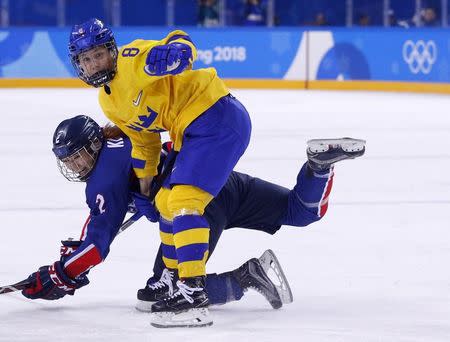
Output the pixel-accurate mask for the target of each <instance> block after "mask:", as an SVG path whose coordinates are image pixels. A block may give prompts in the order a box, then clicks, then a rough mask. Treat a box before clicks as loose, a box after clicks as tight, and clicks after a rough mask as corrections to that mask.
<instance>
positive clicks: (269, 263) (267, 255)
mask: <svg viewBox="0 0 450 342" xmlns="http://www.w3.org/2000/svg"><path fill="white" fill-rule="evenodd" d="M259 262H260V263H261V266H262V268H263V269H264V271H265V272H266V273H267V272H268V271H269V269H271V270H272V271H273V272H274V273H275V276H276V277H277V278H278V282H279V284H275V283H274V285H275V287H276V288H277V291H278V294H279V295H280V298H281V301H282V302H283V304H289V303H292V302H293V300H294V298H293V296H292V291H291V287H290V286H289V282H288V280H287V278H286V276H285V275H284V272H283V269H282V268H281V264H280V262H279V261H278V259H277V257H276V256H275V253H274V252H273V251H272V250H271V249H268V250H267V251H265V252H264V253H263V255H261V257H260V258H259Z"/></svg>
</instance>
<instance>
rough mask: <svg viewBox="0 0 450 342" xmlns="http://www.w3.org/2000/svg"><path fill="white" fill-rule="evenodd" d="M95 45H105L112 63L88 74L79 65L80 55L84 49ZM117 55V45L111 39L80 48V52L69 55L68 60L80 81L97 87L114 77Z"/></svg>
mask: <svg viewBox="0 0 450 342" xmlns="http://www.w3.org/2000/svg"><path fill="white" fill-rule="evenodd" d="M97 47H105V48H106V49H107V50H108V52H109V54H110V55H111V58H112V61H113V65H112V67H111V68H110V69H105V70H101V71H99V72H96V73H95V74H93V75H91V76H89V75H88V74H87V73H86V70H84V68H83V67H82V66H81V63H80V55H81V54H82V53H84V52H86V51H89V50H92V49H95V48H97ZM117 55H118V51H117V46H116V43H115V41H114V40H113V41H112V42H108V43H105V44H100V45H96V46H94V47H92V48H90V49H86V50H82V51H81V52H80V53H78V54H76V55H71V56H70V61H71V62H72V65H73V67H74V69H75V71H76V72H77V75H78V77H79V78H80V79H81V80H82V81H84V82H85V83H87V84H89V85H91V86H93V87H96V88H98V87H101V86H104V85H105V84H107V83H108V82H111V81H112V79H113V78H114V76H115V75H116V72H117Z"/></svg>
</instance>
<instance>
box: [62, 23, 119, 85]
mask: <svg viewBox="0 0 450 342" xmlns="http://www.w3.org/2000/svg"><path fill="white" fill-rule="evenodd" d="M97 48H99V50H100V53H97V54H93V55H92V56H86V57H84V58H83V56H85V55H86V54H88V52H89V51H90V50H93V51H94V50H96V49H97ZM101 48H104V49H106V50H104V51H101ZM117 55H118V51H117V45H116V40H115V39H114V34H113V32H112V31H111V29H110V28H109V27H107V26H105V25H104V24H103V22H101V21H100V20H98V19H95V18H93V19H90V20H88V21H87V22H85V23H82V24H80V25H75V26H74V27H73V28H72V32H71V33H70V39H69V57H70V61H71V62H72V65H73V67H74V68H75V71H76V72H77V75H78V77H79V78H80V79H81V80H83V81H84V82H86V83H87V84H89V85H91V86H94V87H101V86H103V85H105V84H107V83H108V82H110V81H111V80H112V79H113V78H114V76H115V74H116V72H117ZM80 56H81V57H82V58H80ZM96 58H97V62H96V66H95V67H92V64H91V69H92V70H89V69H90V68H89V63H94V62H95V60H96ZM97 64H98V65H97Z"/></svg>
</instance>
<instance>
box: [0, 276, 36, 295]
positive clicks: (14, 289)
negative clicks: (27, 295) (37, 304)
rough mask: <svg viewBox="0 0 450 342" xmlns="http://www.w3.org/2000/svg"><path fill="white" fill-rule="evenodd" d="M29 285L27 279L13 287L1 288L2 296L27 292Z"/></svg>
mask: <svg viewBox="0 0 450 342" xmlns="http://www.w3.org/2000/svg"><path fill="white" fill-rule="evenodd" d="M29 285H30V282H29V281H28V279H25V280H22V281H21V282H18V283H16V284H13V285H6V286H0V294H5V293H10V292H17V291H22V290H25V289H26V288H27V287H28V286H29Z"/></svg>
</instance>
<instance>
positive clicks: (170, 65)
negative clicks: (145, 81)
mask: <svg viewBox="0 0 450 342" xmlns="http://www.w3.org/2000/svg"><path fill="white" fill-rule="evenodd" d="M191 61H192V50H191V48H190V46H189V45H187V44H183V43H171V44H167V45H158V46H155V47H153V48H152V49H151V50H150V52H149V53H148V55H147V60H146V61H145V64H146V66H145V71H146V72H147V73H148V74H150V75H155V76H164V75H169V74H170V75H176V74H179V73H181V72H183V71H184V70H185V69H186V68H187V67H188V66H189V64H190V63H191Z"/></svg>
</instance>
